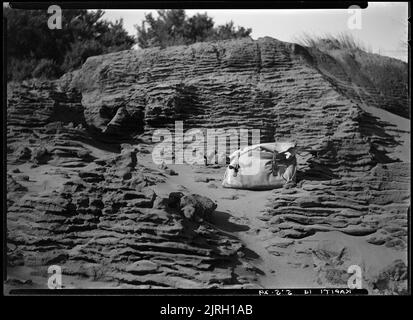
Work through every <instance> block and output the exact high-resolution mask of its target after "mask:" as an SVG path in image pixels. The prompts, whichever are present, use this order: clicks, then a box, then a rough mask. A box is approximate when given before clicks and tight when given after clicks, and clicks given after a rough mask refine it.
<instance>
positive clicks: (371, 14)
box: [103, 2, 408, 61]
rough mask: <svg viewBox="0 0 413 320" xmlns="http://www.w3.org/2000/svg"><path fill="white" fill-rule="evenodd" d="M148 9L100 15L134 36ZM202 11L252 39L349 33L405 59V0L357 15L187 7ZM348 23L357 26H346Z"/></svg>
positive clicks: (372, 6)
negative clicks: (245, 31)
mask: <svg viewBox="0 0 413 320" xmlns="http://www.w3.org/2000/svg"><path fill="white" fill-rule="evenodd" d="M149 12H152V13H153V15H154V16H156V15H157V14H156V10H105V15H104V16H103V18H104V19H107V20H110V21H115V20H117V19H120V18H123V23H124V27H125V29H126V30H127V31H128V33H129V34H130V35H133V36H136V29H135V27H134V25H141V23H142V21H143V20H144V18H145V13H149ZM205 12H206V13H207V14H208V16H210V17H212V18H213V19H214V22H215V25H221V24H225V23H226V22H229V21H231V20H232V21H233V22H234V24H235V26H243V27H245V28H251V29H252V33H251V36H252V38H253V39H258V38H260V37H264V36H269V37H273V38H276V39H278V40H282V41H287V42H297V39H299V38H300V36H302V35H303V34H304V33H307V34H310V35H315V36H323V35H325V34H333V35H337V34H340V33H350V34H352V35H353V36H354V37H355V38H356V39H357V40H359V41H360V42H362V43H363V44H365V45H366V46H367V47H368V48H369V49H370V50H371V51H372V52H374V53H378V54H381V55H386V56H390V57H394V58H397V59H401V60H403V61H407V59H408V51H407V45H406V43H407V37H408V31H407V28H408V21H407V18H408V3H407V2H369V5H368V8H366V9H362V10H361V11H360V15H358V14H357V13H355V11H349V10H347V9H330V10H313V9H311V10H297V9H294V10H292V9H291V10H290V9H282V10H276V9H274V10H273V9H271V10H270V9H255V10H251V9H246V10H244V9H242V10H241V9H234V10H223V9H222V10H186V14H187V16H192V15H194V14H196V13H205ZM356 15H357V16H358V17H359V18H358V19H357V20H355V19H356ZM360 21H361V23H360ZM349 22H350V24H351V25H353V26H355V27H357V28H353V29H351V28H349V26H348V24H349ZM358 27H359V28H358Z"/></svg>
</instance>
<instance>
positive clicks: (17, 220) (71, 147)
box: [7, 38, 410, 287]
mask: <svg viewBox="0 0 413 320" xmlns="http://www.w3.org/2000/svg"><path fill="white" fill-rule="evenodd" d="M7 98H8V105H7V161H8V164H9V165H20V164H28V165H29V166H30V167H31V168H35V169H36V168H38V169H39V170H40V169H42V168H43V167H44V166H45V165H46V164H47V165H48V166H50V167H52V168H54V169H55V172H54V173H55V174H56V176H59V175H61V176H64V177H65V179H64V181H63V182H62V186H61V188H50V187H46V186H45V188H44V190H43V191H42V192H40V191H39V189H38V188H37V189H31V187H27V186H25V184H24V181H25V180H27V179H30V178H29V177H27V176H25V175H24V174H23V175H22V174H20V173H19V172H18V169H16V171H9V175H8V177H7V188H8V198H7V201H8V215H7V222H8V225H7V227H8V257H9V264H11V265H22V264H24V265H37V266H46V265H48V264H50V263H53V262H65V268H66V269H65V270H66V271H65V272H67V273H70V274H75V275H82V274H83V275H86V276H91V274H90V272H95V271H96V273H99V275H95V277H96V278H102V279H110V280H116V281H118V282H119V283H121V284H131V285H138V286H145V285H150V286H155V287H176V286H181V287H192V286H194V287H207V286H213V285H218V286H225V285H243V284H244V283H245V282H248V280H246V279H245V278H243V277H242V276H240V275H239V274H237V272H235V271H234V270H235V269H236V266H237V265H239V264H240V262H239V256H242V244H241V243H240V242H239V241H238V240H237V239H234V238H232V237H229V236H228V235H226V234H224V233H221V232H219V231H218V230H217V229H215V228H214V226H213V225H211V224H209V223H208V215H210V214H211V212H213V211H214V210H215V206H216V204H215V203H214V202H212V201H211V200H210V199H207V198H204V197H202V196H197V195H191V194H181V193H173V194H171V196H170V197H169V198H168V199H163V198H160V197H158V196H157V195H156V194H154V193H153V191H151V186H153V185H155V184H157V183H159V182H161V181H163V180H165V179H166V178H167V177H166V176H165V175H163V174H162V173H161V172H159V171H154V170H152V169H149V168H147V167H145V166H144V165H142V164H140V162H139V158H140V155H142V154H143V153H144V152H147V150H145V148H142V149H139V150H135V149H134V148H129V147H128V146H127V145H123V146H121V144H122V143H125V142H128V143H132V144H137V143H138V142H139V141H142V139H147V138H150V136H151V133H152V132H153V130H154V129H156V128H170V129H173V128H174V121H176V120H182V121H183V122H184V130H187V129H190V128H201V129H234V128H236V129H239V128H245V129H260V132H261V139H262V140H261V141H262V142H264V141H273V140H274V139H275V140H282V139H293V140H297V142H298V144H299V145H300V146H302V147H305V148H306V149H307V152H305V153H303V154H302V155H301V156H300V157H299V170H300V172H299V175H298V176H299V179H300V180H301V181H300V182H299V184H298V185H297V187H295V188H292V189H288V190H283V191H277V192H274V193H273V195H272V197H271V199H269V202H268V210H267V211H266V212H265V213H263V216H262V219H263V220H265V221H267V226H268V228H269V229H270V230H271V231H272V232H274V234H275V235H279V236H282V237H291V238H302V237H306V236H308V235H311V234H314V233H315V232H317V231H332V230H335V231H341V232H344V233H346V234H351V235H356V236H366V237H368V241H369V242H370V243H373V244H377V245H385V246H388V247H394V248H397V249H404V248H405V247H406V245H407V240H406V237H407V223H408V218H407V217H408V212H410V189H409V183H410V163H406V162H407V161H408V162H409V159H408V158H407V157H406V156H405V155H403V152H399V153H395V152H394V151H395V149H396V148H402V147H403V146H404V144H403V142H404V141H403V137H404V136H405V135H406V134H409V132H408V131H407V129H406V130H399V129H397V128H395V126H394V125H392V124H390V123H388V122H386V121H384V120H382V119H379V118H377V117H375V116H374V115H372V114H371V113H369V112H368V111H367V109H368V108H371V107H376V108H379V109H382V110H386V112H390V113H392V114H397V115H399V116H402V117H404V118H409V115H410V110H409V108H408V94H407V67H406V64H404V63H402V62H400V61H397V60H394V59H390V58H384V57H381V56H377V55H372V54H368V53H364V52H361V51H352V52H347V51H345V50H342V49H337V48H334V47H331V46H329V45H328V44H326V46H325V47H323V48H318V49H316V48H312V49H310V48H305V47H302V46H300V45H297V44H292V43H285V42H281V41H278V40H275V39H271V38H262V39H258V40H256V41H253V40H249V39H242V40H236V41H223V42H217V43H198V44H194V45H191V46H180V47H170V48H167V49H163V50H161V49H158V48H153V49H146V50H140V51H135V50H131V51H122V52H117V53H112V54H107V55H103V56H96V57H91V58H89V59H88V60H87V61H86V63H85V64H84V65H83V66H82V68H81V69H80V70H77V71H75V72H73V73H69V74H66V75H64V76H63V77H62V78H61V79H59V80H57V81H38V80H33V81H27V82H25V83H22V84H10V85H9V87H8V97H7ZM403 148H404V147H403ZM91 150H104V151H105V152H110V153H118V155H112V156H111V157H109V158H105V157H103V158H102V157H100V156H99V152H94V153H93V152H91ZM404 151H406V150H404ZM48 168H49V167H48ZM39 172H40V174H47V173H45V172H44V171H41V170H40V171H39ZM58 182H59V181H57V182H56V185H58ZM91 270H92V271H91ZM93 270H95V271H93Z"/></svg>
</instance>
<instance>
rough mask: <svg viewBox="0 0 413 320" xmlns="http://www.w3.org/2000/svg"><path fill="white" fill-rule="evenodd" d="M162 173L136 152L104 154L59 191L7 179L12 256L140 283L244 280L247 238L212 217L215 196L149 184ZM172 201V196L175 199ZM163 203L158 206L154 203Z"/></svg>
mask: <svg viewBox="0 0 413 320" xmlns="http://www.w3.org/2000/svg"><path fill="white" fill-rule="evenodd" d="M163 179H164V178H163V177H162V176H161V175H159V173H156V172H151V171H150V170H147V169H145V168H144V167H141V166H140V165H139V163H138V159H137V157H136V151H135V150H131V149H129V150H128V149H126V150H123V151H122V153H121V154H120V155H118V156H115V157H110V158H108V159H99V160H97V161H95V162H94V163H91V164H90V165H88V166H87V167H85V168H84V169H83V170H82V171H80V172H79V173H78V177H74V178H73V179H71V180H69V181H67V182H65V183H64V184H63V186H62V188H61V189H60V190H53V191H46V192H43V193H41V194H33V193H29V194H26V191H27V190H25V189H24V188H22V186H20V185H19V184H17V183H16V182H15V181H13V179H12V178H9V180H8V200H9V202H8V234H9V237H8V263H9V265H11V266H16V265H25V266H31V267H33V268H35V269H38V270H39V271H38V272H43V273H45V272H47V267H48V266H49V265H51V264H58V265H61V266H63V274H64V275H75V276H81V277H84V278H92V279H94V280H100V281H103V280H104V281H111V282H115V283H119V285H121V286H122V287H127V286H129V285H130V286H133V287H140V288H145V287H146V288H149V287H152V288H157V287H158V288H165V287H184V288H188V287H195V288H206V287H214V286H220V287H221V286H226V285H227V286H230V285H232V286H237V285H238V286H242V285H243V284H245V283H248V282H249V281H248V279H246V278H243V277H239V276H238V275H237V274H236V273H235V272H234V269H235V267H236V265H239V264H241V263H240V262H239V261H238V259H239V257H238V256H239V255H242V244H241V243H240V242H239V241H237V240H236V239H233V238H229V237H228V236H226V235H225V234H224V233H222V232H221V231H219V230H217V229H215V228H214V227H213V226H212V225H210V224H202V223H201V222H202V221H203V219H205V218H207V216H208V214H211V213H212V212H213V211H214V209H215V208H216V204H215V203H213V202H212V201H211V200H210V199H208V198H205V197H202V196H199V195H191V194H186V195H184V194H181V193H179V194H171V195H170V197H169V198H170V201H167V202H164V204H165V205H164V206H160V205H159V202H160V201H155V200H156V198H157V196H156V194H155V193H154V192H153V191H152V189H151V188H150V187H151V186H153V185H155V184H156V183H159V182H160V181H162V180H163ZM172 200H173V201H172ZM154 203H157V205H154Z"/></svg>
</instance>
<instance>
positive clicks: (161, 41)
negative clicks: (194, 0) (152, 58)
mask: <svg viewBox="0 0 413 320" xmlns="http://www.w3.org/2000/svg"><path fill="white" fill-rule="evenodd" d="M157 12H158V16H157V17H156V18H154V17H153V16H152V14H151V13H149V14H146V15H145V20H144V21H142V24H141V26H139V25H136V26H135V27H136V29H137V31H138V44H139V46H140V47H141V48H148V47H161V48H165V47H168V46H174V45H188V44H192V43H195V42H203V41H217V40H227V39H239V38H245V37H249V36H250V34H251V32H252V29H250V28H248V29H245V28H244V27H235V26H234V23H233V22H232V21H231V22H228V23H226V24H224V25H220V26H217V27H214V20H213V19H212V18H211V17H208V15H207V14H206V13H204V14H199V13H198V14H196V15H194V16H192V17H188V16H187V15H186V14H185V10H182V9H180V10H158V11H157Z"/></svg>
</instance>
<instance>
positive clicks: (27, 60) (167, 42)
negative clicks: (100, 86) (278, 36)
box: [3, 8, 251, 81]
mask: <svg viewBox="0 0 413 320" xmlns="http://www.w3.org/2000/svg"><path fill="white" fill-rule="evenodd" d="M103 15H104V11H102V10H97V11H90V10H62V29H60V30H57V29H54V30H51V29H49V28H48V26H47V21H48V19H49V17H50V14H48V13H47V11H46V10H19V9H11V8H4V9H3V17H4V18H6V20H7V80H9V81H10V80H16V81H21V80H24V79H28V78H45V79H55V78H58V77H60V76H61V75H63V74H64V73H66V72H69V71H72V70H75V69H77V68H79V67H80V66H81V65H82V64H83V63H84V62H85V61H86V59H87V58H88V57H90V56H96V55H100V54H105V53H110V52H116V51H121V50H127V49H131V48H132V46H133V45H134V44H135V42H136V41H137V42H138V44H139V46H140V47H141V48H147V47H153V46H160V47H166V46H171V45H179V44H191V43H194V42H199V41H210V40H224V39H231V38H242V37H247V36H249V35H250V33H251V29H245V28H243V27H238V28H235V27H234V25H233V23H232V22H229V23H227V24H225V25H223V26H218V27H214V22H213V19H212V18H210V17H208V16H207V14H197V15H195V16H193V17H190V18H189V17H187V16H186V14H185V10H158V16H157V17H156V18H154V17H153V16H152V14H147V15H146V16H145V21H143V23H142V26H141V27H138V26H137V32H138V35H137V38H135V37H133V36H130V35H128V33H127V32H126V30H125V29H124V27H123V21H122V19H120V20H118V21H116V22H114V23H113V22H109V21H107V20H105V19H103V18H102V17H103Z"/></svg>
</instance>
